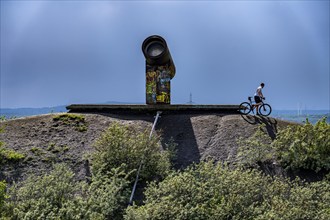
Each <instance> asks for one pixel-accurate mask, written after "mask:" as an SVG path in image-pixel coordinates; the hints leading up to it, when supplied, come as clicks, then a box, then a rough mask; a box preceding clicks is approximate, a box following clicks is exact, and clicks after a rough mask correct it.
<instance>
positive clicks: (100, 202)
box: [0, 123, 171, 220]
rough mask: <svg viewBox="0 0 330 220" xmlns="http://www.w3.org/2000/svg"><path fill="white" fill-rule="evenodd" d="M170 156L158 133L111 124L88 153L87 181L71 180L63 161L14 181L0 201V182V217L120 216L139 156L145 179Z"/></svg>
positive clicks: (159, 172) (166, 167) (164, 169)
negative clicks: (89, 170)
mask: <svg viewBox="0 0 330 220" xmlns="http://www.w3.org/2000/svg"><path fill="white" fill-rule="evenodd" d="M170 155H171V152H169V151H160V138H159V137H157V136H155V137H152V138H151V139H150V140H149V137H148V132H140V131H138V130H135V129H134V128H133V127H128V126H121V125H119V124H116V123H115V124H113V125H112V126H110V127H109V128H108V129H107V130H106V131H105V132H104V133H103V134H102V135H101V136H100V138H99V139H98V140H97V141H96V143H95V152H94V153H92V154H91V155H89V156H91V164H92V170H93V172H92V177H91V179H90V180H89V183H87V182H76V181H75V179H74V173H73V172H72V171H71V169H69V168H68V167H67V166H66V165H64V164H55V166H54V169H53V171H52V172H50V173H49V174H45V175H43V176H34V175H33V176H30V177H29V178H28V179H26V180H25V181H23V182H21V183H20V184H14V185H13V186H12V187H11V188H10V189H9V192H8V195H9V198H7V199H6V200H5V187H6V185H5V184H4V183H3V182H0V205H1V208H0V219H2V218H4V219H6V218H8V219H93V220H94V219H96V220H97V219H122V218H123V212H124V210H125V208H126V207H127V205H128V201H129V195H130V192H131V186H132V185H131V182H132V180H133V179H134V178H133V177H134V176H135V175H132V174H133V173H134V174H135V172H134V171H135V170H136V169H137V168H138V166H139V164H140V161H141V158H144V166H143V169H142V177H143V178H144V179H148V180H151V179H153V178H154V177H157V176H158V177H165V175H167V173H169V171H170ZM4 200H5V201H6V202H5V203H4V204H2V203H3V201H4ZM2 207H4V208H3V210H1V209H2ZM1 211H2V213H1ZM1 217H2V218H1Z"/></svg>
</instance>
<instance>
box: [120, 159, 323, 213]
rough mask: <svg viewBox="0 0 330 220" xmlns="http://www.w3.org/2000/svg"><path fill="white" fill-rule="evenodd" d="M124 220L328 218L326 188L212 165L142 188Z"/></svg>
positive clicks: (206, 163) (210, 163) (316, 184)
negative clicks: (141, 202) (142, 194)
mask: <svg viewBox="0 0 330 220" xmlns="http://www.w3.org/2000/svg"><path fill="white" fill-rule="evenodd" d="M145 195H146V200H145V205H143V206H132V207H129V208H128V209H127V212H126V216H125V219H329V218H330V207H329V204H330V183H329V182H328V181H322V182H317V183H312V184H305V185H303V184H302V183H301V182H299V181H295V182H290V181H288V180H280V179H278V178H275V179H274V180H273V179H272V178H271V177H269V176H264V175H262V174H261V173H260V172H258V171H256V170H242V169H230V168H228V166H226V165H222V164H214V163H213V162H212V161H209V162H201V163H200V164H198V165H196V166H194V167H190V168H188V169H187V170H185V171H183V172H175V173H173V174H171V175H169V176H168V177H166V178H165V179H164V181H162V182H160V183H158V184H157V183H155V182H153V183H151V184H150V185H149V187H148V188H147V190H146V192H145Z"/></svg>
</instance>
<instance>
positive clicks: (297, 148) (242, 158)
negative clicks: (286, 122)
mask: <svg viewBox="0 0 330 220" xmlns="http://www.w3.org/2000/svg"><path fill="white" fill-rule="evenodd" d="M329 134H330V125H329V124H328V123H327V122H326V119H325V118H324V119H322V120H319V121H318V122H317V123H316V124H315V125H312V124H311V123H309V122H308V120H307V122H306V123H305V124H304V125H292V126H288V127H286V128H285V129H283V130H281V131H279V132H278V134H277V137H276V139H275V140H274V141H273V142H271V139H270V138H269V137H268V135H267V134H266V133H265V132H264V131H263V130H262V129H259V130H257V132H256V133H255V134H254V135H253V136H252V137H251V138H249V139H247V140H243V141H241V142H240V148H239V150H238V154H237V156H238V161H239V163H241V164H244V165H248V166H255V165H256V164H257V163H259V162H266V161H277V162H279V163H280V164H281V165H282V166H283V167H286V168H287V169H292V170H299V169H309V170H314V171H316V172H318V171H320V170H327V171H329V170H330V135H329Z"/></svg>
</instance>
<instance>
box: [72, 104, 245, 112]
mask: <svg viewBox="0 0 330 220" xmlns="http://www.w3.org/2000/svg"><path fill="white" fill-rule="evenodd" d="M66 108H67V109H68V110H69V112H77V113H79V112H80V113H83V112H84V113H87V112H89V113H138V114H145V113H155V112H157V111H162V114H173V113H174V114H175V113H179V114H182V113H227V114H239V111H238V108H239V105H162V104H158V105H139V104H125V105H111V104H104V105H98V104H73V105H69V106H67V107H66Z"/></svg>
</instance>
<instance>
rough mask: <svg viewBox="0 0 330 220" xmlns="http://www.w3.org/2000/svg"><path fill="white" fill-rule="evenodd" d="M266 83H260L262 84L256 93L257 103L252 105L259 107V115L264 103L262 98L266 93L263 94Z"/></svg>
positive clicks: (255, 99)
mask: <svg viewBox="0 0 330 220" xmlns="http://www.w3.org/2000/svg"><path fill="white" fill-rule="evenodd" d="M264 86H265V83H260V86H259V87H258V88H257V91H256V92H255V94H254V101H255V102H256V104H254V105H252V108H255V107H256V108H257V111H256V112H257V115H259V111H258V110H259V106H260V105H261V104H262V99H264V95H263V94H262V89H263V88H264Z"/></svg>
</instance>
